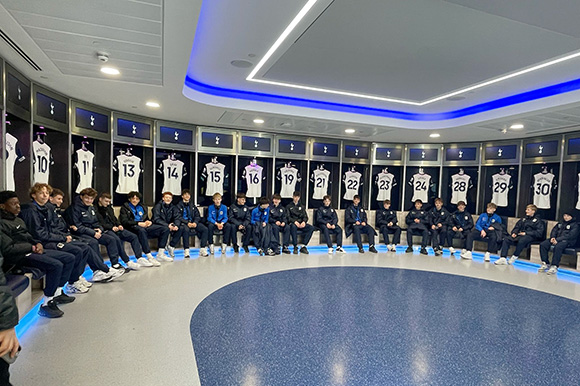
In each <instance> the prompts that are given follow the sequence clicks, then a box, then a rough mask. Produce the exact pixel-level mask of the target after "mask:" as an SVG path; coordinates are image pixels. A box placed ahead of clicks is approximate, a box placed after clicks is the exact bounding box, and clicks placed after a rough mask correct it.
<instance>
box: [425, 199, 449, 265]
mask: <svg viewBox="0 0 580 386" xmlns="http://www.w3.org/2000/svg"><path fill="white" fill-rule="evenodd" d="M449 216H450V213H449V211H448V210H447V209H446V208H445V207H444V206H443V200H442V199H440V198H436V199H435V206H434V207H433V208H431V210H429V223H430V224H429V225H430V229H429V230H430V231H431V243H432V246H433V252H435V255H436V256H439V255H442V254H443V244H444V243H445V242H446V241H447V225H448V223H449Z"/></svg>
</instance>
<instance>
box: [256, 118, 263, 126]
mask: <svg viewBox="0 0 580 386" xmlns="http://www.w3.org/2000/svg"><path fill="white" fill-rule="evenodd" d="M254 123H257V124H259V125H261V124H262V123H264V120H263V119H260V118H256V119H254Z"/></svg>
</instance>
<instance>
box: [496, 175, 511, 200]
mask: <svg viewBox="0 0 580 386" xmlns="http://www.w3.org/2000/svg"><path fill="white" fill-rule="evenodd" d="M511 179H512V176H510V175H509V174H500V173H497V174H494V175H493V176H491V188H492V192H493V194H492V196H491V202H493V203H494V204H496V205H497V206H501V207H506V206H508V193H509V190H510V184H511Z"/></svg>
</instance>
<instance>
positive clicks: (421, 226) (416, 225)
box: [405, 199, 431, 255]
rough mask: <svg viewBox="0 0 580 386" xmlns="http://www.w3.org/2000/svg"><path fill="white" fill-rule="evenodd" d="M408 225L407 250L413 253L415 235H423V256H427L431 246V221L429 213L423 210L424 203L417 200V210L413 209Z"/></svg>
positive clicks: (407, 219)
mask: <svg viewBox="0 0 580 386" xmlns="http://www.w3.org/2000/svg"><path fill="white" fill-rule="evenodd" d="M405 222H406V223H407V244H408V245H409V246H408V247H407V250H406V251H405V252H407V253H412V252H413V235H421V237H422V238H421V254H422V255H427V254H428V253H427V244H429V228H428V227H429V226H430V225H431V221H430V218H429V213H428V212H427V211H426V210H424V209H423V201H421V200H419V199H417V200H415V208H413V209H411V210H410V211H409V213H408V214H407V218H406V219H405Z"/></svg>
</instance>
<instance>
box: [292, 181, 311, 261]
mask: <svg viewBox="0 0 580 386" xmlns="http://www.w3.org/2000/svg"><path fill="white" fill-rule="evenodd" d="M286 213H287V215H288V227H289V228H290V237H291V238H292V245H294V250H293V253H294V254H295V255H296V254H298V233H301V234H302V237H303V238H304V240H303V241H304V245H302V248H300V253H304V254H305V255H308V248H306V246H307V245H308V243H309V242H310V239H311V238H312V233H313V232H314V227H313V226H312V225H310V224H308V213H306V206H304V204H302V203H301V202H300V192H298V191H296V192H294V194H292V202H291V203H290V204H288V205H287V206H286Z"/></svg>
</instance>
